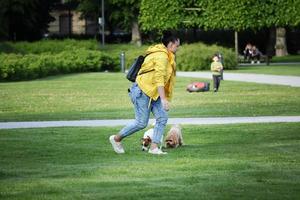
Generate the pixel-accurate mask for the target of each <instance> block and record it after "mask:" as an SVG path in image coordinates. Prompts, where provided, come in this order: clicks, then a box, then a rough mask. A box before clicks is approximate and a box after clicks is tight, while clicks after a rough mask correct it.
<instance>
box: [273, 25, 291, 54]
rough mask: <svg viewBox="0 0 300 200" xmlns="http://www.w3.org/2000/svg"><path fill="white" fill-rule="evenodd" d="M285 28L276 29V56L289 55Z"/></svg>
mask: <svg viewBox="0 0 300 200" xmlns="http://www.w3.org/2000/svg"><path fill="white" fill-rule="evenodd" d="M285 33H286V31H285V28H276V45H275V49H276V56H286V55H288V52H287V48H286V37H285Z"/></svg>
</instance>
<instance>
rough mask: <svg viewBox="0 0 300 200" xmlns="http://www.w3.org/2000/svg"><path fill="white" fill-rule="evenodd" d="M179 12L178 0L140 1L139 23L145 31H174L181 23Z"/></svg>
mask: <svg viewBox="0 0 300 200" xmlns="http://www.w3.org/2000/svg"><path fill="white" fill-rule="evenodd" d="M181 11H182V7H181V4H180V1H179V0H173V1H161V0H142V4H141V8H140V16H139V22H140V23H141V24H142V29H143V30H145V31H150V30H159V31H162V30H167V29H175V28H177V27H178V26H179V25H180V24H181V23H182V18H181Z"/></svg>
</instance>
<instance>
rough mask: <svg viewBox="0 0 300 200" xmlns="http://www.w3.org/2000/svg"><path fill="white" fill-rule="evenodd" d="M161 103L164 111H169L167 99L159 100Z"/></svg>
mask: <svg viewBox="0 0 300 200" xmlns="http://www.w3.org/2000/svg"><path fill="white" fill-rule="evenodd" d="M161 103H162V107H163V109H164V110H165V111H169V109H170V104H169V101H168V100H167V99H162V100H161Z"/></svg>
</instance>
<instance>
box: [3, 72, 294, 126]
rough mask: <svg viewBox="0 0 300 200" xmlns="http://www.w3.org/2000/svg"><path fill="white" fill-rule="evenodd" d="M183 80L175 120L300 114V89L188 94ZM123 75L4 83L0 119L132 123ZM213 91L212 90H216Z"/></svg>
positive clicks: (225, 84) (251, 87)
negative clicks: (100, 120) (118, 121)
mask: <svg viewBox="0 0 300 200" xmlns="http://www.w3.org/2000/svg"><path fill="white" fill-rule="evenodd" d="M193 81H208V82H210V83H211V85H212V81H211V80H208V79H195V78H180V77H177V82H176V85H175V90H174V98H173V101H172V102H171V110H170V112H169V116H170V117H212V116H213V117H215V116H263V115H267V116H271V115H282V116H284V115H299V114H300V88H297V87H288V86H279V85H267V84H255V83H243V82H234V81H227V80H225V81H222V82H221V87H220V91H219V92H218V93H213V92H212V91H209V92H204V93H188V92H186V86H187V85H188V84H189V83H191V82H193ZM130 85H131V84H130V82H129V81H128V80H127V79H126V78H125V76H124V74H122V73H83V74H72V75H64V76H54V77H48V78H45V79H39V80H34V81H23V82H8V83H0V99H1V101H0V121H34V120H77V119H122V118H124V119H128V118H133V117H134V113H133V107H132V104H131V102H130V100H129V97H128V94H127V89H128V87H129V86H130ZM211 87H212V86H211Z"/></svg>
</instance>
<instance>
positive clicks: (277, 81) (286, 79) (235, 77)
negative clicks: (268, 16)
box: [177, 72, 300, 87]
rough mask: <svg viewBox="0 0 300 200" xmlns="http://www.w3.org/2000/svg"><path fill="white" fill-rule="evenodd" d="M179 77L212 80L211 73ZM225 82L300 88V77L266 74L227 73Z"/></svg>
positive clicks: (181, 74)
mask: <svg viewBox="0 0 300 200" xmlns="http://www.w3.org/2000/svg"><path fill="white" fill-rule="evenodd" d="M177 76H181V77H193V78H207V79H211V73H210V72H177ZM223 77H224V80H230V81H243V82H253V83H264V84H274V85H288V86H293V87H300V77H299V76H279V75H266V74H247V73H227V72H224V75H223Z"/></svg>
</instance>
